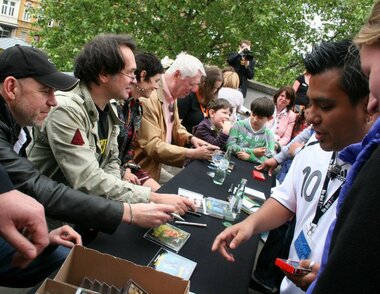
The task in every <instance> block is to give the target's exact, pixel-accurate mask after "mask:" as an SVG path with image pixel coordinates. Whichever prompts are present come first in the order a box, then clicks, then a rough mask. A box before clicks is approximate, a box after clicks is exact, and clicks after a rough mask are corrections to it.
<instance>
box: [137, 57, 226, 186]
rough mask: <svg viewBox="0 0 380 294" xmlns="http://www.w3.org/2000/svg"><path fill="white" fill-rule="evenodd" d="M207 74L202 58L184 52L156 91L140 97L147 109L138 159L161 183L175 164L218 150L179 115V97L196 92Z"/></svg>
mask: <svg viewBox="0 0 380 294" xmlns="http://www.w3.org/2000/svg"><path fill="white" fill-rule="evenodd" d="M204 75H206V73H205V70H204V67H203V65H202V63H201V62H200V61H199V59H197V58H196V57H194V56H192V55H190V54H186V53H184V52H182V53H180V54H179V55H178V56H177V58H176V60H175V61H174V62H173V63H172V65H171V66H170V67H169V69H168V70H167V71H166V72H165V74H164V75H163V76H162V78H161V82H160V85H159V88H158V89H157V91H155V92H153V93H152V95H151V96H150V97H149V98H141V99H140V101H141V104H142V105H143V111H144V112H143V118H142V122H141V127H140V131H139V134H138V136H137V139H138V143H139V144H138V146H136V149H135V161H136V162H137V163H138V164H139V165H140V166H141V167H142V168H143V169H144V170H145V171H147V172H148V173H149V175H150V176H151V177H152V178H154V179H155V180H156V181H159V182H160V183H164V182H166V181H167V180H169V179H170V178H171V177H172V176H173V174H171V170H170V168H171V167H172V166H174V167H182V166H183V164H184V162H185V160H186V159H210V158H211V156H212V154H213V152H214V151H215V150H216V149H219V147H216V146H213V145H211V144H208V143H207V142H205V141H203V140H201V139H199V138H196V137H194V136H192V135H191V134H190V133H188V132H187V131H186V128H185V127H184V126H182V125H181V123H180V120H179V116H178V108H177V99H179V98H182V97H185V96H187V95H189V94H190V93H191V92H195V91H196V90H197V88H198V85H199V83H200V80H201V76H204ZM189 145H193V146H194V147H195V148H187V147H186V146H189Z"/></svg>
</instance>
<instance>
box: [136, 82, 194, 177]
mask: <svg viewBox="0 0 380 294" xmlns="http://www.w3.org/2000/svg"><path fill="white" fill-rule="evenodd" d="M163 99H165V98H164V92H163V89H162V84H161V85H160V88H159V89H158V90H157V91H154V92H153V93H152V94H151V96H150V97H149V98H148V99H147V98H139V100H140V102H141V104H142V106H143V118H142V122H141V127H140V129H139V131H138V135H137V140H138V144H137V145H136V149H135V161H136V162H137V163H138V164H140V165H141V167H142V169H144V170H146V171H147V172H148V173H149V175H150V176H151V177H152V178H154V179H155V180H157V181H158V179H159V177H160V170H161V164H167V165H172V166H177V167H182V166H183V163H184V161H185V159H186V151H187V148H185V147H181V146H185V144H186V143H188V141H189V139H190V137H191V134H190V133H188V132H187V131H186V129H185V127H184V126H182V125H181V123H180V121H179V117H178V108H177V101H176V102H175V104H174V125H173V133H172V144H168V143H166V123H165V118H164V113H163V110H162V104H163Z"/></svg>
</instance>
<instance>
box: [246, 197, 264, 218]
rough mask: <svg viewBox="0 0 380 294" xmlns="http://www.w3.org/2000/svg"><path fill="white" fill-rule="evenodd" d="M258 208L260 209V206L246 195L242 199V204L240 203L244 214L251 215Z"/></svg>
mask: <svg viewBox="0 0 380 294" xmlns="http://www.w3.org/2000/svg"><path fill="white" fill-rule="evenodd" d="M260 207H261V204H260V203H259V202H257V201H255V200H254V199H252V198H251V197H248V196H246V195H245V196H244V197H243V203H242V206H241V209H242V210H243V211H244V212H245V213H247V214H252V213H254V212H256V211H258V210H259V209H260Z"/></svg>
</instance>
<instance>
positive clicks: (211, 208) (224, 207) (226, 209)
mask: <svg viewBox="0 0 380 294" xmlns="http://www.w3.org/2000/svg"><path fill="white" fill-rule="evenodd" d="M203 207H204V214H206V215H210V216H213V217H216V218H220V219H224V220H228V221H234V220H235V215H234V214H233V213H232V210H231V205H230V203H229V202H227V201H223V200H220V199H216V198H213V197H206V198H204V204H203Z"/></svg>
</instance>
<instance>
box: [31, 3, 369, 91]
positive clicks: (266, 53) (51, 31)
mask: <svg viewBox="0 0 380 294" xmlns="http://www.w3.org/2000/svg"><path fill="white" fill-rule="evenodd" d="M372 4H373V1H370V0H361V1H354V0H341V1H338V0H336V1H327V0H315V1H313V3H305V2H304V1H301V0H288V1H280V0H272V1H267V0H256V1H253V0H246V1H231V0H203V1H192V0H140V1H134V0H130V1H124V0H103V1H93V0H42V1H41V6H40V7H39V8H38V9H36V10H34V14H35V16H36V17H38V22H37V25H38V26H39V27H40V28H41V31H40V32H39V33H38V34H39V35H40V42H39V43H38V44H36V45H37V46H38V47H41V48H42V49H44V50H46V51H47V52H48V53H49V54H50V56H51V58H52V59H53V60H54V62H55V63H56V65H57V66H58V67H59V68H60V69H61V70H66V71H71V70H72V64H73V59H74V57H75V55H76V54H77V53H78V52H79V50H80V48H81V47H82V46H83V44H84V43H85V42H87V41H88V40H90V39H91V38H92V37H93V36H95V35H96V34H99V33H128V34H131V35H132V36H133V37H134V38H135V40H136V42H137V44H138V46H139V48H140V49H142V50H144V51H149V52H152V53H155V54H157V55H158V56H159V57H161V58H162V57H164V56H165V55H168V56H170V57H171V58H175V55H176V54H178V53H179V52H180V51H187V52H188V53H190V54H193V55H195V56H197V57H198V58H200V59H201V60H202V61H203V62H204V63H205V64H214V65H218V66H220V67H223V66H225V65H226V57H227V55H228V53H230V52H232V51H235V50H236V49H237V46H238V43H239V41H240V40H242V39H248V40H251V41H252V43H253V48H252V49H253V51H254V56H255V58H256V60H257V69H256V77H255V79H256V80H259V81H261V82H264V83H268V84H271V85H273V86H281V85H284V84H289V83H292V82H293V80H294V78H295V77H296V76H297V75H298V74H300V73H301V72H303V64H302V56H303V55H304V54H305V52H306V51H307V50H310V46H311V45H313V44H315V43H318V42H320V41H321V40H329V39H341V38H347V37H349V38H350V37H352V36H353V35H354V34H355V33H356V32H357V30H358V29H359V28H360V26H361V25H362V24H363V23H364V21H365V18H366V16H367V15H368V13H369V10H370V7H371V5H372ZM315 16H318V17H319V18H320V20H321V25H320V26H319V27H315V26H313V25H312V21H313V20H314V18H315ZM52 20H53V21H54V25H53V26H48V24H49V22H51V21H52Z"/></svg>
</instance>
